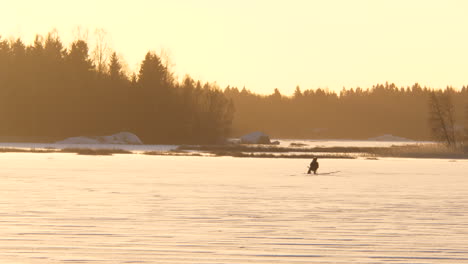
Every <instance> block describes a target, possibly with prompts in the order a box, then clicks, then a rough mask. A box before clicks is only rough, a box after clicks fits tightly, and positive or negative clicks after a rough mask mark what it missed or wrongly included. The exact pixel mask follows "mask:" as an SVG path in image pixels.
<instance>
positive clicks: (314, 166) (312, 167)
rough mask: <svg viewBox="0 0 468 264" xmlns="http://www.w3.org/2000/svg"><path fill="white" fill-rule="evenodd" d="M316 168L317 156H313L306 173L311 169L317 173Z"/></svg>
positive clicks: (317, 166) (317, 165)
mask: <svg viewBox="0 0 468 264" xmlns="http://www.w3.org/2000/svg"><path fill="white" fill-rule="evenodd" d="M318 168H319V164H318V162H317V158H314V159H313V160H312V162H311V163H310V166H309V171H308V172H307V174H310V172H311V171H313V172H314V174H317V170H318Z"/></svg>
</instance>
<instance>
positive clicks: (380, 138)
mask: <svg viewBox="0 0 468 264" xmlns="http://www.w3.org/2000/svg"><path fill="white" fill-rule="evenodd" d="M368 140H370V141H413V140H411V139H407V138H404V137H397V136H393V135H391V134H385V135H383V136H378V137H373V138H369V139H368Z"/></svg>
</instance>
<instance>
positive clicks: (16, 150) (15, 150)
mask: <svg viewBox="0 0 468 264" xmlns="http://www.w3.org/2000/svg"><path fill="white" fill-rule="evenodd" d="M57 151H58V150H57V149H35V148H31V149H23V148H0V153H54V152H57Z"/></svg>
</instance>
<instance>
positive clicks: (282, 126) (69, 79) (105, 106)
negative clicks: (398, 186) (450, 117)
mask: <svg viewBox="0 0 468 264" xmlns="http://www.w3.org/2000/svg"><path fill="white" fill-rule="evenodd" d="M103 52H104V51H103V50H100V49H99V46H97V48H95V49H94V50H92V51H91V50H90V48H89V45H88V43H87V41H85V40H82V39H78V40H76V41H74V42H73V43H71V45H70V46H69V47H65V46H64V44H63V43H62V41H61V40H60V38H59V37H58V35H57V34H56V33H50V34H48V35H47V36H46V37H42V36H37V37H36V39H35V41H34V42H33V43H32V44H30V45H26V44H25V43H24V42H23V41H22V40H21V39H16V40H6V39H2V38H0V137H3V138H5V137H8V136H15V137H20V138H48V139H57V140H58V139H63V138H66V137H70V136H93V135H108V134H112V133H116V132H121V131H129V132H132V133H135V134H136V135H138V136H139V137H140V138H141V139H142V140H143V142H145V143H147V144H156V143H216V142H219V141H220V140H222V139H223V138H226V137H228V136H240V135H242V134H244V133H249V132H252V131H257V130H261V131H264V132H266V133H267V134H270V135H271V136H272V137H275V138H309V139H314V138H315V139H325V138H328V139H330V138H336V139H338V138H345V139H366V138H370V137H375V136H380V135H383V134H392V135H395V136H400V137H406V138H410V139H419V140H428V139H431V134H430V133H431V132H430V129H429V128H428V120H429V116H428V115H429V111H428V105H429V98H430V96H431V93H432V91H433V89H431V88H428V87H421V86H420V85H418V84H414V85H413V86H411V87H397V86H396V85H395V84H389V83H385V84H378V85H375V86H373V87H371V88H367V89H361V88H356V89H348V90H346V89H343V90H342V91H341V92H340V93H339V94H338V93H335V92H331V91H328V90H323V89H316V90H304V91H301V89H300V88H299V87H296V91H295V93H294V94H293V95H292V96H284V95H282V94H281V93H280V92H279V90H278V89H275V90H274V93H273V94H271V95H259V94H255V93H252V92H250V91H249V90H247V89H245V88H243V89H241V90H239V89H238V88H233V87H229V86H228V87H227V88H225V89H224V90H221V89H220V88H219V87H218V86H217V85H215V84H210V83H205V84H202V83H201V82H200V81H196V80H193V79H192V78H190V77H189V76H186V77H185V78H183V80H179V79H178V78H177V77H175V76H174V73H173V72H171V70H170V68H169V66H168V62H167V61H165V60H163V59H161V56H159V55H157V54H156V53H154V52H148V53H147V54H146V56H145V58H144V60H143V61H142V62H141V64H140V69H139V71H138V72H136V73H133V74H132V73H128V72H125V71H124V70H123V66H122V65H123V62H122V61H121V60H120V59H119V57H118V56H117V55H116V53H115V52H113V53H109V56H108V59H103V58H104V57H105V54H104V53H103ZM444 93H445V94H447V95H448V96H450V98H452V101H453V105H454V113H455V123H456V124H457V129H460V130H463V124H465V123H466V114H468V113H467V111H466V110H467V109H466V107H465V106H466V105H467V103H468V88H467V87H462V89H461V90H455V89H453V88H451V87H447V88H446V89H445V90H444Z"/></svg>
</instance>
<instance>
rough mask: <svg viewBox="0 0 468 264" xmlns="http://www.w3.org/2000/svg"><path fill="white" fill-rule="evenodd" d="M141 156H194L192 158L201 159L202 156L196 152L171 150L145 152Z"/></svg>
mask: <svg viewBox="0 0 468 264" xmlns="http://www.w3.org/2000/svg"><path fill="white" fill-rule="evenodd" d="M141 154H143V155H152V156H184V157H188V156H194V157H201V156H203V155H202V154H201V153H198V152H187V151H180V150H171V151H146V152H143V153H141Z"/></svg>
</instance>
